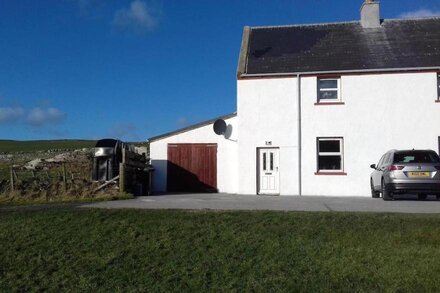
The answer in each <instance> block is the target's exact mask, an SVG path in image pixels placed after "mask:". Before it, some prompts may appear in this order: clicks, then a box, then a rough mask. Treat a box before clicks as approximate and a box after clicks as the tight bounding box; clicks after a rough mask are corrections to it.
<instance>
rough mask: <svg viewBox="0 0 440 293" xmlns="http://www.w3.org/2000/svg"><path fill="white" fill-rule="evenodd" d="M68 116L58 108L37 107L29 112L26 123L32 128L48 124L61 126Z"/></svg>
mask: <svg viewBox="0 0 440 293" xmlns="http://www.w3.org/2000/svg"><path fill="white" fill-rule="evenodd" d="M65 118H66V114H65V113H63V112H62V111H60V110H59V109H57V108H52V107H51V108H47V109H44V108H41V107H36V108H33V109H31V110H30V111H29V113H28V114H27V117H26V123H27V124H29V125H31V126H43V125H46V124H59V123H61V122H63V121H64V119H65Z"/></svg>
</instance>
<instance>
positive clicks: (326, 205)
mask: <svg viewBox="0 0 440 293" xmlns="http://www.w3.org/2000/svg"><path fill="white" fill-rule="evenodd" d="M83 207H93V208H136V209H189V210H201V209H212V210H276V211H323V212H329V211H336V212H396V213H440V201H437V200H435V197H430V198H428V200H426V201H418V200H416V197H413V196H405V197H403V198H401V199H399V200H394V201H383V200H382V199H381V198H371V197H367V196H366V197H334V196H302V197H299V196H258V195H237V194H167V195H157V196H142V197H137V198H135V199H129V200H119V201H107V202H98V203H92V204H86V205H83Z"/></svg>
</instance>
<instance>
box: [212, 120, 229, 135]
mask: <svg viewBox="0 0 440 293" xmlns="http://www.w3.org/2000/svg"><path fill="white" fill-rule="evenodd" d="M226 129H227V126H226V122H225V120H223V119H217V120H215V122H214V132H215V134H217V135H222V134H225V132H226Z"/></svg>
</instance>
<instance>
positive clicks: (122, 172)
mask: <svg viewBox="0 0 440 293" xmlns="http://www.w3.org/2000/svg"><path fill="white" fill-rule="evenodd" d="M119 191H120V192H125V166H124V164H123V163H120V164H119Z"/></svg>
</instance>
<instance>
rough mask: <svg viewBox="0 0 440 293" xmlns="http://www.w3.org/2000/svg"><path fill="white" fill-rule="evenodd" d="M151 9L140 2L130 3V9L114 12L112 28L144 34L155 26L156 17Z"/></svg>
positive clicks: (138, 0)
mask: <svg viewBox="0 0 440 293" xmlns="http://www.w3.org/2000/svg"><path fill="white" fill-rule="evenodd" d="M155 14H156V13H155V12H154V10H153V9H152V8H151V7H148V6H147V4H146V3H145V2H143V1H140V0H134V1H133V2H131V4H130V7H128V8H124V9H120V10H118V11H116V13H115V16H114V18H113V26H114V27H115V28H116V29H118V30H122V31H134V32H145V31H151V30H153V29H154V28H155V27H156V25H157V16H156V15H155Z"/></svg>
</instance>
